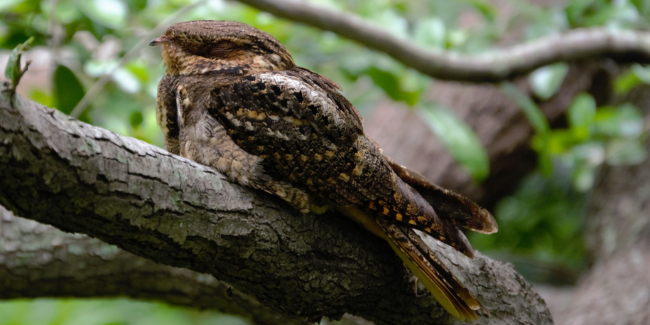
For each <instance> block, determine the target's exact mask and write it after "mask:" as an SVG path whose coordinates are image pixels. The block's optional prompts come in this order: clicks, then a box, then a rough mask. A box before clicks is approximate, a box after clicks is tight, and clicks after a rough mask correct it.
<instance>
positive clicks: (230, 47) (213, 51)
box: [196, 41, 237, 58]
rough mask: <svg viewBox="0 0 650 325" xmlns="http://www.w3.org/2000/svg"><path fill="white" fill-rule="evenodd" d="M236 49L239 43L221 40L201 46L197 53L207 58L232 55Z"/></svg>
mask: <svg viewBox="0 0 650 325" xmlns="http://www.w3.org/2000/svg"><path fill="white" fill-rule="evenodd" d="M236 49H237V44H235V43H233V42H228V41H221V42H217V43H213V44H210V45H207V46H205V47H203V48H201V49H200V51H198V53H196V54H198V55H200V56H203V57H206V58H222V57H225V56H228V55H230V54H231V53H232V52H233V51H234V50H236Z"/></svg>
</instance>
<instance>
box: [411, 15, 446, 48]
mask: <svg viewBox="0 0 650 325" xmlns="http://www.w3.org/2000/svg"><path fill="white" fill-rule="evenodd" d="M414 39H415V41H416V42H417V43H418V44H421V45H424V46H428V47H432V48H437V49H444V48H445V46H446V44H447V37H446V27H445V22H444V21H442V19H439V18H427V19H422V20H420V21H419V22H418V24H417V26H416V27H415V35H414Z"/></svg>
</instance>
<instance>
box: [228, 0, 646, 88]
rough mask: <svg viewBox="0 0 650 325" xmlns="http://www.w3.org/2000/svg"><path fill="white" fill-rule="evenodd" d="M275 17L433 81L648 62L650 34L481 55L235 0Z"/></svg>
mask: <svg viewBox="0 0 650 325" xmlns="http://www.w3.org/2000/svg"><path fill="white" fill-rule="evenodd" d="M239 1H240V2H242V3H245V4H247V5H250V6H252V7H255V8H257V9H259V10H263V11H267V12H269V13H272V14H274V15H276V16H278V17H282V18H286V19H289V20H293V21H296V22H301V23H304V24H307V25H310V26H314V27H317V28H320V29H324V30H328V31H331V32H334V33H336V34H339V35H341V36H343V37H346V38H349V39H351V40H354V41H357V42H359V43H361V44H363V45H365V46H367V47H369V48H372V49H375V50H378V51H381V52H384V53H386V54H388V55H390V56H391V57H393V58H394V59H396V60H398V61H400V62H402V63H403V64H405V65H406V66H409V67H411V68H413V69H416V70H418V71H420V72H422V73H424V74H427V75H429V76H431V77H434V78H437V79H445V80H456V81H470V82H496V81H502V80H507V79H511V78H513V77H515V76H517V75H522V74H525V73H528V72H530V71H532V70H534V69H536V68H539V67H542V66H544V65H548V64H551V63H555V62H560V61H574V60H581V59H586V58H593V57H600V56H629V57H632V58H633V59H636V60H637V61H648V60H650V33H648V32H641V31H630V30H628V31H621V30H619V31H614V30H609V29H606V28H600V27H598V28H588V29H576V30H572V31H568V32H566V33H564V34H560V35H553V36H548V37H545V38H542V39H539V40H536V41H531V42H527V43H523V44H519V45H515V46H512V47H510V48H505V49H499V50H493V51H490V52H489V53H485V54H479V55H464V54H460V53H454V52H449V51H444V50H430V49H424V48H422V47H420V46H417V45H414V44H413V42H412V41H408V40H402V39H399V38H397V37H395V36H393V35H391V34H390V33H388V32H387V31H385V30H384V29H382V28H380V27H378V26H374V25H372V24H371V23H368V22H366V21H364V20H363V19H361V18H359V17H357V16H355V15H352V14H348V13H344V12H340V11H335V10H332V9H329V8H325V7H322V6H318V5H314V4H310V3H307V2H298V1H291V0H239Z"/></svg>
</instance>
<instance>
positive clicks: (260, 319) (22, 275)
mask: <svg viewBox="0 0 650 325" xmlns="http://www.w3.org/2000/svg"><path fill="white" fill-rule="evenodd" d="M118 296H127V297H131V298H135V299H142V300H163V301H165V302H168V303H171V304H176V305H181V306H188V307H192V308H199V309H212V310H218V311H220V312H224V313H228V314H234V315H238V316H240V317H243V318H244V319H248V320H250V321H251V322H253V323H254V324H260V325H298V324H305V320H304V319H302V318H298V317H291V316H287V315H283V314H280V313H277V312H275V311H273V310H271V309H270V308H268V307H265V306H264V305H262V304H261V303H259V302H257V301H256V300H254V299H252V298H250V297H249V296H246V295H244V294H242V293H241V292H239V291H237V290H236V289H233V288H232V287H231V286H230V285H228V284H226V283H224V282H221V281H218V280H217V279H215V278H214V277H213V276H211V275H209V274H201V273H198V272H194V271H190V270H188V269H182V268H175V267H171V266H166V265H162V264H157V263H155V262H153V261H151V260H148V259H145V258H142V257H139V256H136V255H133V254H131V253H128V252H126V251H124V250H121V249H119V248H118V247H116V246H114V245H110V244H107V243H105V242H102V241H101V240H98V239H94V238H90V237H88V236H87V235H82V234H75V233H65V232H62V231H61V230H58V229H56V228H54V227H52V226H49V225H44V224H40V223H37V222H35V221H33V220H27V219H23V218H18V217H15V216H14V215H13V214H12V213H11V212H9V211H7V210H6V209H4V208H3V207H1V206H0V299H16V298H41V297H93V298H98V297H118Z"/></svg>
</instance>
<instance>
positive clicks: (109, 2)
mask: <svg viewBox="0 0 650 325" xmlns="http://www.w3.org/2000/svg"><path fill="white" fill-rule="evenodd" d="M77 4H78V5H79V7H80V8H81V10H82V11H83V12H84V14H86V16H88V17H89V18H90V19H91V20H92V21H93V22H94V23H98V24H101V25H102V26H105V27H108V28H112V29H120V28H124V27H125V26H126V22H127V19H126V18H127V15H128V13H129V12H128V8H127V6H126V4H124V2H123V1H120V0H77Z"/></svg>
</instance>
